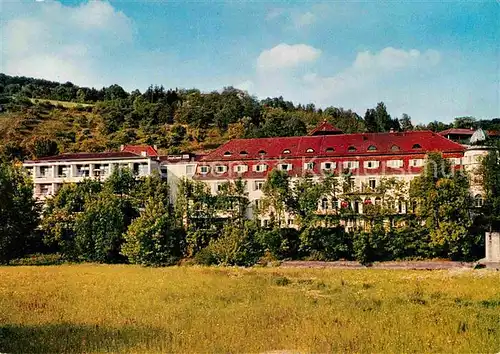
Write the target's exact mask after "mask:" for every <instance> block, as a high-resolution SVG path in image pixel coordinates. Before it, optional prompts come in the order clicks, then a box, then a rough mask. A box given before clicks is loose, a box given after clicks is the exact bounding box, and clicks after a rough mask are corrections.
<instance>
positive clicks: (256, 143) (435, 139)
mask: <svg viewBox="0 0 500 354" xmlns="http://www.w3.org/2000/svg"><path fill="white" fill-rule="evenodd" d="M419 146H420V147H419ZM331 149H333V150H331ZM464 149H465V148H464V147H463V146H462V145H460V144H458V143H455V142H453V141H451V140H448V139H446V138H445V137H443V136H441V135H438V134H435V133H433V132H431V131H410V132H401V133H358V134H341V135H320V136H301V137H287V138H257V139H234V140H231V141H229V142H227V143H226V144H224V145H222V146H220V147H219V148H217V149H216V150H214V151H213V152H211V153H210V154H208V155H207V156H205V157H204V158H203V159H202V161H234V160H251V159H277V158H287V159H288V158H296V157H331V156H332V157H341V156H364V155H387V154H390V155H401V154H412V153H420V154H421V153H425V152H428V151H442V152H463V151H464ZM287 150H288V151H289V153H286V151H287ZM308 151H309V152H308ZM261 152H262V153H261Z"/></svg>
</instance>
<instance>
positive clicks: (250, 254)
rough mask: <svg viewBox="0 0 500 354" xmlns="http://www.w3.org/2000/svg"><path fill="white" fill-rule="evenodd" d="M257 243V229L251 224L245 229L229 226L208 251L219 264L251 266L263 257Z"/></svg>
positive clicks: (210, 245) (246, 225)
mask: <svg viewBox="0 0 500 354" xmlns="http://www.w3.org/2000/svg"><path fill="white" fill-rule="evenodd" d="M257 246H258V245H257V243H256V242H255V229H254V228H253V227H252V226H251V225H250V224H249V223H247V224H245V225H244V226H243V228H239V227H235V226H232V225H227V226H225V227H224V229H223V231H222V235H221V236H220V237H219V238H217V239H214V240H212V241H211V242H210V244H209V246H208V250H209V251H210V252H211V254H212V255H213V257H214V258H215V260H216V262H217V264H222V265H239V266H250V265H253V264H255V263H256V262H257V261H258V259H259V257H260V256H261V251H260V249H259V247H257Z"/></svg>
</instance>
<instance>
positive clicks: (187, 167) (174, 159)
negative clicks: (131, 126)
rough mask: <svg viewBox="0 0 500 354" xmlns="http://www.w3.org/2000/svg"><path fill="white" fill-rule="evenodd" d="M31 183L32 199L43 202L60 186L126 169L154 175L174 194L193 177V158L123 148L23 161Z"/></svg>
mask: <svg viewBox="0 0 500 354" xmlns="http://www.w3.org/2000/svg"><path fill="white" fill-rule="evenodd" d="M24 167H25V168H26V169H27V170H28V171H29V172H30V174H31V176H32V178H33V183H34V194H35V197H36V198H38V199H40V200H44V199H45V198H47V197H49V196H51V195H54V194H55V193H56V192H57V191H58V190H59V188H60V187H61V186H62V185H63V184H64V183H78V182H81V181H83V180H84V179H85V178H93V179H98V180H101V181H104V180H105V179H106V178H107V177H108V176H109V175H110V174H111V173H112V171H113V170H114V169H116V168H128V169H130V170H131V171H132V172H133V173H134V174H135V175H136V176H138V177H143V176H149V175H151V174H154V173H158V174H159V175H160V176H161V177H162V178H167V179H168V182H169V185H170V188H171V190H172V191H174V193H175V191H176V187H177V183H178V180H179V179H180V178H183V177H190V176H192V175H194V172H195V170H196V158H195V157H194V155H192V154H182V155H167V156H160V155H159V154H158V152H157V150H156V148H155V147H152V146H137V145H126V146H122V147H121V148H120V151H118V152H101V153H70V154H61V155H57V156H50V157H42V158H39V159H36V160H30V161H25V163H24Z"/></svg>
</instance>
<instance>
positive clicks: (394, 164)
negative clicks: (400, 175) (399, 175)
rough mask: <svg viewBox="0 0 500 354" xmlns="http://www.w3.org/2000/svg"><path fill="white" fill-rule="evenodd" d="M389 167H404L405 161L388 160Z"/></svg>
mask: <svg viewBox="0 0 500 354" xmlns="http://www.w3.org/2000/svg"><path fill="white" fill-rule="evenodd" d="M387 167H390V168H400V167H403V160H388V161H387Z"/></svg>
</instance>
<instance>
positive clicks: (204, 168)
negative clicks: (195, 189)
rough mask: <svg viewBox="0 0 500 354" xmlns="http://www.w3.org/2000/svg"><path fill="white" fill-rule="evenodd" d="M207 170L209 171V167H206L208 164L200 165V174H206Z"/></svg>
mask: <svg viewBox="0 0 500 354" xmlns="http://www.w3.org/2000/svg"><path fill="white" fill-rule="evenodd" d="M208 172H210V167H208V166H200V173H201V174H202V175H206V174H207V173H208Z"/></svg>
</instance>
